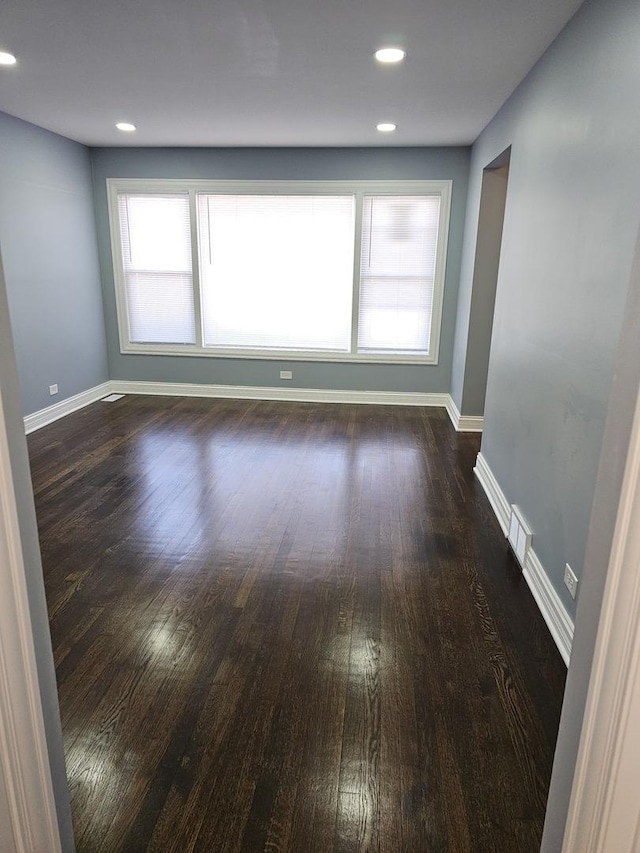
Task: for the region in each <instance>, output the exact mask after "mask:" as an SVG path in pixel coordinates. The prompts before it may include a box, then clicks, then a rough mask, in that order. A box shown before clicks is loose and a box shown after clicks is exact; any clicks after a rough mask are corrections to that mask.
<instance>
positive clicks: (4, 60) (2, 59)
mask: <svg viewBox="0 0 640 853" xmlns="http://www.w3.org/2000/svg"><path fill="white" fill-rule="evenodd" d="M16 62H17V59H16V58H15V56H14V55H13V54H12V53H6V52H5V51H4V50H0V65H15V64H16Z"/></svg>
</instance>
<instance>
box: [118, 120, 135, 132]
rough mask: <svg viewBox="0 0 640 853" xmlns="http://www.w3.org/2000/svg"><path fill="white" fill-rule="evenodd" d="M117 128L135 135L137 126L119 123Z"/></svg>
mask: <svg viewBox="0 0 640 853" xmlns="http://www.w3.org/2000/svg"><path fill="white" fill-rule="evenodd" d="M116 127H117V128H118V130H124V132H125V133H133V131H134V130H135V129H136V126H135V124H130V123H129V122H128V121H119V122H118V123H117V124H116Z"/></svg>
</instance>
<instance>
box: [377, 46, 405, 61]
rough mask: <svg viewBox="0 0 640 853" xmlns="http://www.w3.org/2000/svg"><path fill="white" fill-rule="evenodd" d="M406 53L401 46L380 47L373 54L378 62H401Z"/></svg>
mask: <svg viewBox="0 0 640 853" xmlns="http://www.w3.org/2000/svg"><path fill="white" fill-rule="evenodd" d="M406 55H407V52H406V51H405V50H403V49H402V48H401V47H381V48H380V50H376V52H375V54H374V56H375V58H376V59H377V60H378V62H402V60H403V59H404V58H405V56H406Z"/></svg>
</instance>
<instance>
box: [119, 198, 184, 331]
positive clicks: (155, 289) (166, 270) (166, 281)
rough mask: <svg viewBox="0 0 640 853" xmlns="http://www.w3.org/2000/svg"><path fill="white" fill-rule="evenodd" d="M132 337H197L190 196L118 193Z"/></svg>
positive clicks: (125, 292) (125, 286)
mask: <svg viewBox="0 0 640 853" xmlns="http://www.w3.org/2000/svg"><path fill="white" fill-rule="evenodd" d="M118 212H119V220H120V243H121V246H122V266H123V274H124V295H125V299H126V303H127V317H128V323H129V340H130V341H131V342H132V343H141V344H148V343H151V344H194V343H195V342H196V334H195V320H194V305H193V280H192V272H191V231H190V220H189V196H188V194H187V193H185V194H170V195H160V194H153V195H151V194H148V195H146V194H137V193H136V194H133V193H121V194H119V195H118Z"/></svg>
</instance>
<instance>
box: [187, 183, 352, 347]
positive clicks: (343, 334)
mask: <svg viewBox="0 0 640 853" xmlns="http://www.w3.org/2000/svg"><path fill="white" fill-rule="evenodd" d="M354 208H355V206H354V199H353V197H352V196H260V195H258V196H253V195H233V196H231V195H209V194H207V195H199V196H198V223H199V226H198V233H199V236H200V281H201V287H202V326H203V342H204V345H205V346H219V347H240V348H243V347H244V348H247V347H249V348H260V347H265V348H272V349H281V350H289V349H293V350H300V349H302V350H305V349H309V350H339V351H342V352H348V351H349V344H350V336H351V291H352V282H353V233H354V216H355V209H354Z"/></svg>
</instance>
